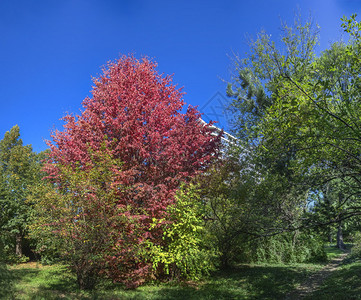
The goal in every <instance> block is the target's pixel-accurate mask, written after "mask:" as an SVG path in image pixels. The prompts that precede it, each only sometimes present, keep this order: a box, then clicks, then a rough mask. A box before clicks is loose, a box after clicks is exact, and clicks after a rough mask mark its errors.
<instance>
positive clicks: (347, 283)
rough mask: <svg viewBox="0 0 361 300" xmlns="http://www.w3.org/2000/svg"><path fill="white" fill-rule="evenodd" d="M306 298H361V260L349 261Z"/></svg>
mask: <svg viewBox="0 0 361 300" xmlns="http://www.w3.org/2000/svg"><path fill="white" fill-rule="evenodd" d="M306 299H321V300H322V299H325V300H326V299H327V300H328V299H361V262H360V261H359V262H348V263H345V264H343V265H342V267H341V268H340V269H339V270H336V271H334V272H333V273H332V275H331V276H330V277H328V278H327V279H326V280H325V281H324V282H323V284H322V286H321V287H320V288H319V289H318V290H317V291H316V292H314V293H313V294H312V295H310V296H309V297H308V298H306Z"/></svg>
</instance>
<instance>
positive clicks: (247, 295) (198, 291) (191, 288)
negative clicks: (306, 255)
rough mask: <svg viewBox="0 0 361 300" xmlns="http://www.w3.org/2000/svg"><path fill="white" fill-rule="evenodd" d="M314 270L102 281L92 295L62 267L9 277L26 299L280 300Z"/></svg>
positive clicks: (246, 269) (242, 270) (258, 268)
mask: <svg viewBox="0 0 361 300" xmlns="http://www.w3.org/2000/svg"><path fill="white" fill-rule="evenodd" d="M313 271H314V268H313V269H312V265H311V267H308V266H305V265H303V266H297V265H296V266H291V265H288V266H287V265H286V266H285V265H279V266H277V265H276V266H275V265H252V266H248V265H242V266H239V267H237V268H233V269H229V270H226V271H222V272H218V273H215V274H213V275H212V277H210V278H209V279H208V280H206V281H204V282H203V283H198V284H192V285H186V284H176V283H161V284H158V285H156V284H154V285H145V286H142V287H140V288H138V289H136V290H132V291H129V290H124V289H123V288H122V286H121V285H113V284H111V283H107V282H104V283H102V284H100V285H99V286H98V288H97V289H96V290H95V291H92V292H84V291H79V289H78V288H77V285H76V280H75V277H74V275H72V274H71V273H69V272H68V271H67V269H66V268H64V267H61V266H51V267H47V268H46V267H42V268H39V269H35V268H34V269H32V268H23V269H12V270H11V274H9V278H11V279H10V281H11V280H16V281H17V282H21V283H22V287H20V288H19V287H18V289H20V290H18V291H17V292H18V293H19V294H20V295H23V296H25V297H24V298H26V299H50V300H51V299H159V300H166V299H167V300H168V299H197V300H198V299H282V298H284V296H285V295H286V294H287V293H288V292H289V291H291V290H293V289H294V288H295V286H296V285H297V284H300V283H301V282H303V281H304V280H305V279H306V278H307V277H308V275H309V274H310V273H311V272H313ZM5 296H8V298H9V299H12V297H11V296H12V294H6V295H5ZM0 298H1V297H0ZM4 298H5V299H7V298H6V297H4ZM16 299H17V298H16Z"/></svg>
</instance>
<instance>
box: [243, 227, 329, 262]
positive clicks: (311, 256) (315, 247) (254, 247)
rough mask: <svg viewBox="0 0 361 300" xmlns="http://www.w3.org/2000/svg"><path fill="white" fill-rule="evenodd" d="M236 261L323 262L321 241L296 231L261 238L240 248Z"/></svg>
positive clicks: (325, 258) (325, 257) (324, 255)
mask: <svg viewBox="0 0 361 300" xmlns="http://www.w3.org/2000/svg"><path fill="white" fill-rule="evenodd" d="M240 248H241V249H240V251H239V253H240V256H239V257H238V259H239V260H240V261H243V262H254V263H302V262H303V263H305V262H325V261H327V255H326V252H325V250H324V244H323V241H322V240H320V238H318V237H317V236H314V235H312V234H309V233H301V232H298V231H295V232H289V233H284V234H279V235H275V236H271V237H263V238H259V239H257V240H253V241H249V242H248V243H245V244H243V245H242V246H240Z"/></svg>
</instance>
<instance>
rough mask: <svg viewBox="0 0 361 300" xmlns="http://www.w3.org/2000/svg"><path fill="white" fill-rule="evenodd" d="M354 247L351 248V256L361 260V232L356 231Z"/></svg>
mask: <svg viewBox="0 0 361 300" xmlns="http://www.w3.org/2000/svg"><path fill="white" fill-rule="evenodd" d="M353 243H354V244H353V247H352V249H351V258H352V259H354V260H355V259H356V260H361V232H357V233H355V236H354V238H353Z"/></svg>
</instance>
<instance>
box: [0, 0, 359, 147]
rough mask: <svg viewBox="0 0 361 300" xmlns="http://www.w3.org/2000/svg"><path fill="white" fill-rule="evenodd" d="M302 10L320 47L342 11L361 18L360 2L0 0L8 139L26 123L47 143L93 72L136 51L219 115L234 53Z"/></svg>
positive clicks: (1, 118) (0, 124) (1, 89)
mask: <svg viewBox="0 0 361 300" xmlns="http://www.w3.org/2000/svg"><path fill="white" fill-rule="evenodd" d="M297 9H300V11H301V15H302V16H303V17H304V18H306V17H308V16H309V14H310V13H311V15H312V16H313V17H314V19H315V21H316V22H317V23H318V24H319V25H320V27H321V39H320V49H325V48H327V47H328V45H329V44H330V42H333V41H337V40H339V39H340V37H341V35H342V30H341V28H340V24H341V21H340V18H341V17H342V16H343V15H347V16H350V15H351V14H352V13H359V15H360V17H361V12H360V10H361V1H357V0H329V1H326V0H312V1H309V0H303V1H302V0H298V1H296V0H295V1H293V0H248V1H243V0H242V1H231V0H222V1H211V0H207V1H197V0H193V1H186V0H184V1H170V0H167V1H157V0H152V1H145V0H144V1H140V0H134V1H130V0H129V1H126V0H124V1H122V0H119V1H115V0H114V1H111V0H61V1H59V0H47V1H45V0H44V1H43V0H33V1H26V0H23V1H18V0H0V28H1V30H0V69H1V72H0V101H1V106H0V107H1V108H0V138H2V137H3V135H4V133H5V132H6V131H8V130H10V128H11V127H12V126H14V125H15V124H18V125H19V126H20V130H21V136H22V139H23V141H24V143H25V144H32V145H33V148H34V150H35V151H37V152H39V151H42V150H45V149H46V145H45V143H44V139H49V137H50V132H51V131H52V130H53V129H54V128H58V129H61V126H62V122H61V121H60V120H59V119H60V118H61V117H63V116H64V115H65V114H66V113H67V112H71V113H77V114H78V113H80V109H81V102H82V100H83V99H84V98H85V97H86V96H88V95H90V94H89V91H90V90H91V86H92V81H91V77H92V76H97V75H99V74H100V73H101V66H102V65H104V64H105V63H106V62H107V61H109V60H114V59H116V58H118V57H119V55H120V54H129V53H133V54H134V55H135V56H136V57H141V56H148V57H150V58H152V59H154V60H155V61H157V62H158V70H159V72H161V73H165V74H174V82H175V83H176V84H178V86H179V87H184V91H185V92H186V95H185V96H184V99H185V101H186V102H187V103H189V104H192V105H198V106H199V108H201V109H202V110H203V111H204V112H205V113H206V114H207V116H209V117H212V113H215V114H219V113H221V106H222V105H221V102H222V101H223V97H224V95H225V83H224V82H222V80H221V79H225V80H228V79H229V78H230V67H231V62H230V59H229V55H231V54H232V52H236V53H239V54H240V55H241V56H243V54H244V53H245V52H246V51H247V49H248V48H247V43H246V36H247V35H250V36H254V35H255V34H256V33H257V32H259V31H260V30H261V29H265V30H266V31H267V32H269V33H270V34H272V36H276V37H277V36H279V35H280V31H279V28H280V18H281V19H282V20H285V21H286V22H288V23H292V20H293V16H294V12H295V11H296V10H297ZM213 116H214V119H217V118H218V117H217V116H216V115H213ZM220 121H221V123H220V125H221V126H222V127H225V128H226V129H227V123H226V121H225V119H224V118H223V119H220Z"/></svg>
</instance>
